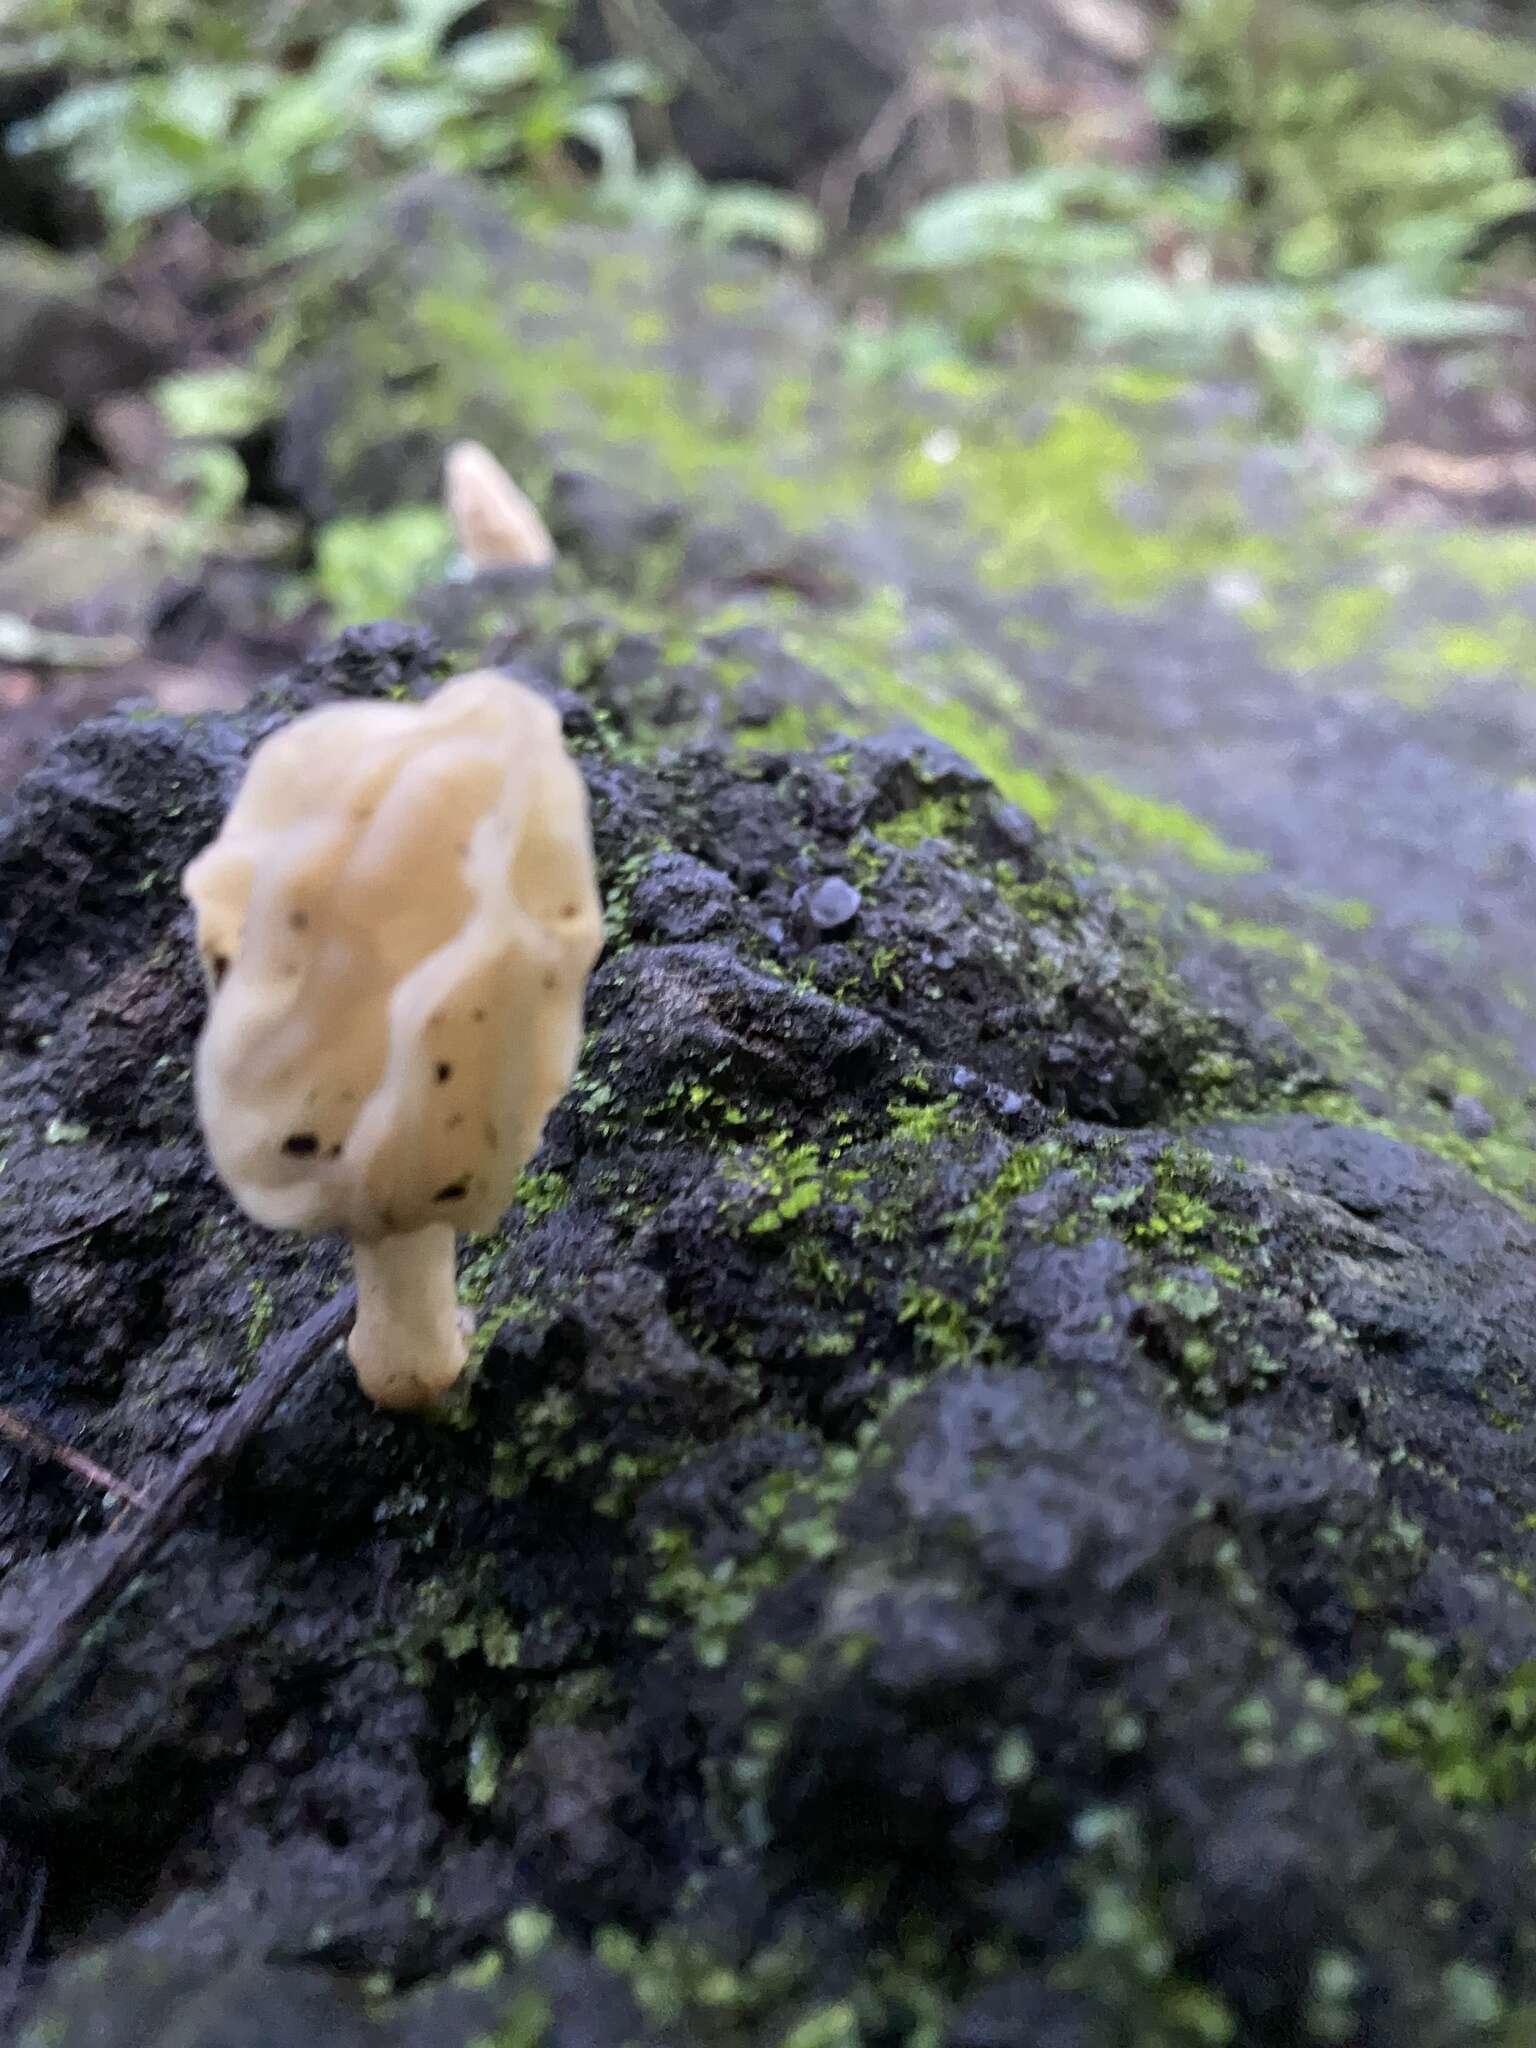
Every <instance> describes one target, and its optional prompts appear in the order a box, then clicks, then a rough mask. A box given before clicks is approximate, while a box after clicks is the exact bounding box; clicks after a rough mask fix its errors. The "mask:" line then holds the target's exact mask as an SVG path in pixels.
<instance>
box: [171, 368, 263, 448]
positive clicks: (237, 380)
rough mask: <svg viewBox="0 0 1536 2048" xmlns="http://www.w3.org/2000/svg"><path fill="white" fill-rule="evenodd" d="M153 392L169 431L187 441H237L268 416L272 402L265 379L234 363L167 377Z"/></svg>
mask: <svg viewBox="0 0 1536 2048" xmlns="http://www.w3.org/2000/svg"><path fill="white" fill-rule="evenodd" d="M155 396H156V398H157V399H158V401H159V405H160V411H161V414H162V415H163V417H164V419H165V422H166V425H167V426H168V427H169V428H170V430H171V432H172V433H173V434H180V435H184V436H186V437H187V438H188V439H189V440H220V441H237V440H239V439H241V437H242V436H244V435H246V434H249V433H251V432H253V431H254V430H255V429H256V428H257V427H259V426H260V425H261V423H262V422H263V420H265V419H267V418H269V417H270V415H271V413H272V410H273V407H274V403H275V394H274V392H273V388H272V385H271V383H270V381H269V380H268V379H267V378H265V377H263V376H262V375H261V374H260V373H259V372H258V371H255V370H249V369H240V368H236V367H233V366H231V367H230V368H227V369H220V370H188V371H186V372H184V373H183V374H182V375H181V376H178V377H167V378H166V379H165V380H164V381H163V382H162V383H161V385H160V386H159V388H158V390H157V391H156V393H155Z"/></svg>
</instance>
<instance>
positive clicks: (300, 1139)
mask: <svg viewBox="0 0 1536 2048" xmlns="http://www.w3.org/2000/svg"><path fill="white" fill-rule="evenodd" d="M283 1150H284V1151H285V1152H286V1153H287V1154H288V1157H289V1158H290V1159H309V1158H311V1157H313V1155H314V1154H315V1153H316V1152H318V1151H319V1150H320V1140H319V1139H318V1138H317V1137H316V1136H315V1134H314V1132H313V1131H295V1132H294V1133H293V1135H292V1137H288V1138H284V1140H283Z"/></svg>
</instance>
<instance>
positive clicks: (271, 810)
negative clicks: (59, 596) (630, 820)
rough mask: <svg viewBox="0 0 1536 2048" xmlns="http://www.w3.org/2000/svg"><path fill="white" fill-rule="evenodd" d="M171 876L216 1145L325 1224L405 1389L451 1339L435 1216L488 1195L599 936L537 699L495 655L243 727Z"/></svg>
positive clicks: (445, 1264) (403, 1401)
mask: <svg viewBox="0 0 1536 2048" xmlns="http://www.w3.org/2000/svg"><path fill="white" fill-rule="evenodd" d="M183 886H184V888H185V891H186V894H187V896H188V897H189V898H190V900H191V902H192V904H193V906H194V908H195V910H196V913H197V935H198V947H199V951H200V952H201V954H202V958H203V963H204V966H205V968H206V970H207V975H208V980H209V985H210V989H211V992H212V993H211V998H210V1002H209V1009H208V1019H207V1023H206V1025H205V1027H204V1030H203V1035H202V1038H201V1041H200V1042H199V1045H198V1053H197V1102H198V1111H199V1114H200V1116H201V1118H202V1124H203V1130H204V1132H205V1134H206V1136H207V1140H208V1147H209V1151H210V1153H211V1154H212V1157H213V1162H214V1165H215V1166H216V1168H217V1169H218V1172H219V1174H220V1176H221V1178H222V1179H223V1180H224V1182H225V1184H226V1186H227V1187H228V1188H229V1189H230V1192H231V1193H232V1194H233V1195H234V1197H235V1199H236V1200H237V1201H238V1202H239V1204H240V1205H241V1207H242V1208H243V1209H245V1210H246V1211H247V1213H248V1214H250V1215H251V1216H253V1217H254V1218H255V1219H256V1220H257V1222H259V1223H264V1224H266V1225H268V1226H269V1227H270V1228H272V1229H280V1230H300V1231H306V1232H320V1231H331V1230H337V1231H342V1232H345V1234H346V1235H347V1236H348V1237H349V1238H350V1239H351V1241H352V1247H353V1254H354V1258H355V1261H356V1267H357V1290H358V1311H357V1322H356V1326H355V1328H354V1329H353V1332H352V1337H351V1342H350V1347H349V1348H350V1351H351V1355H352V1361H353V1364H354V1365H355V1366H356V1368H357V1375H358V1378H359V1380H360V1381H361V1383H362V1386H363V1388H364V1391H365V1392H366V1393H368V1394H369V1395H370V1396H371V1397H372V1398H373V1400H375V1401H376V1402H377V1403H378V1404H379V1405H380V1406H381V1407H385V1408H422V1407H426V1406H428V1405H430V1403H431V1402H432V1401H433V1400H434V1399H435V1397H436V1396H438V1395H439V1394H441V1393H442V1392H443V1391H444V1390H445V1389H446V1388H448V1387H450V1386H451V1385H452V1384H453V1383H454V1381H455V1380H456V1379H458V1377H459V1375H460V1374H461V1372H462V1371H463V1369H464V1364H465V1360H466V1356H467V1332H466V1331H465V1329H464V1328H463V1327H462V1324H461V1319H460V1316H459V1313H458V1304H457V1298H456V1293H455V1285H454V1233H455V1232H456V1231H459V1230H489V1229H491V1228H492V1227H493V1226H494V1225H495V1224H496V1222H497V1220H498V1219H499V1218H500V1216H501V1215H502V1213H503V1212H504V1210H505V1209H506V1208H507V1206H508V1204H509V1202H510V1201H511V1199H512V1193H513V1189H514V1187H515V1185H516V1182H517V1178H518V1175H519V1173H520V1172H521V1171H522V1168H523V1166H524V1165H525V1164H526V1162H527V1161H528V1159H529V1158H530V1157H531V1156H532V1154H533V1152H534V1151H535V1150H536V1148H537V1146H538V1143H539V1140H540V1136H541V1134H542V1132H543V1127H544V1120H545V1118H546V1117H547V1116H548V1114H549V1112H550V1110H551V1109H552V1108H553V1107H554V1105H555V1103H556V1102H557V1101H558V1100H559V1098H560V1096H561V1095H562V1094H563V1093H564V1092H565V1090H566V1088H567V1086H568V1085H569V1083H570V1079H571V1075H572V1073H573V1071H574V1068H575V1064H576V1056H577V1052H578V1049H579V1045H580V1039H581V1016H582V1001H583V996H584V993H585V989H586V981H587V976H588V974H589V972H590V971H591V968H592V964H593V962H594V960H595V959H596V957H597V953H598V950H599V947H600V945H601V943H602V908H601V904H600V902H599V899H598V893H597V883H596V878H595V874H594V870H593V860H592V839H591V828H590V825H589V822H588V816H587V801H586V792H585V789H584V787H583V785H582V781H581V777H580V775H579V774H578V772H577V770H576V766H575V763H574V762H573V761H572V759H571V757H570V755H569V754H568V753H567V751H566V748H565V743H564V740H563V738H562V735H561V731H560V722H559V719H558V718H557V716H556V714H555V712H554V710H553V709H552V708H551V706H550V705H549V704H547V703H546V702H545V701H544V699H543V698H541V697H539V696H537V695H535V694H534V692H532V691H531V690H527V689H525V688H523V687H522V686H521V685H520V684H517V683H514V682H511V681H509V680H508V679H507V678H506V677H504V676H500V675H496V674H493V673H490V672H484V673H480V674H476V675H469V676H463V677H461V678H459V679H458V680H457V681H455V682H451V683H448V684H446V685H445V686H444V687H443V688H442V689H440V690H439V691H437V693H436V694H435V695H434V696H432V697H431V698H429V699H427V700H426V701H425V702H424V703H421V704H393V703H391V704H378V703H368V704H341V705H334V706H329V707H327V708H325V709H322V710H319V711H314V712H311V713H309V714H308V715H307V716H305V717H303V718H300V719H297V720H296V721H295V722H294V723H293V724H292V725H289V726H286V727H284V728H283V729H282V730H281V731H279V732H277V733H275V734H273V735H272V737H271V738H269V739H267V740H266V741H264V742H263V744H262V745H261V746H260V747H259V748H258V749H257V751H256V753H255V755H254V757H253V759H252V761H251V764H250V767H249V770H248V771H247V774H246V777H245V781H244V783H243V785H242V787H241V789H240V792H239V794H238V796H237V797H236V799H235V802H234V804H233V805H232V806H231V808H230V811H229V815H228V816H227V818H226V819H225V821H224V825H223V828H222V830H221V831H220V833H219V835H218V837H217V839H215V840H214V841H213V843H212V845H210V846H209V847H207V848H206V849H205V850H204V851H203V852H202V853H201V854H200V855H199V856H198V857H197V859H196V860H194V861H193V862H192V864H191V866H190V867H189V868H188V869H187V871H186V874H185V876H184V878H183Z"/></svg>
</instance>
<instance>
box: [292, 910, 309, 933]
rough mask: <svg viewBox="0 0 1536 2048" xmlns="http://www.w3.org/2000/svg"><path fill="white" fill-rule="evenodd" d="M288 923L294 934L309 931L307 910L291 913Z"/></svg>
mask: <svg viewBox="0 0 1536 2048" xmlns="http://www.w3.org/2000/svg"><path fill="white" fill-rule="evenodd" d="M288 923H289V925H290V926H291V927H292V929H293V930H294V931H296V932H307V931H308V930H309V912H308V911H307V910H294V911H291V912H290V913H289V916H288Z"/></svg>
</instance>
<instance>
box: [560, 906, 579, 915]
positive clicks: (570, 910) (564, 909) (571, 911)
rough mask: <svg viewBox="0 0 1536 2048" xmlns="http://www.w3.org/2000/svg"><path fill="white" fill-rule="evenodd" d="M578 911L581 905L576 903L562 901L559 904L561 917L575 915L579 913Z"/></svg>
mask: <svg viewBox="0 0 1536 2048" xmlns="http://www.w3.org/2000/svg"><path fill="white" fill-rule="evenodd" d="M580 912H581V906H580V905H579V904H576V903H562V904H561V906H560V915H561V916H562V917H577V916H579V915H580Z"/></svg>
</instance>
